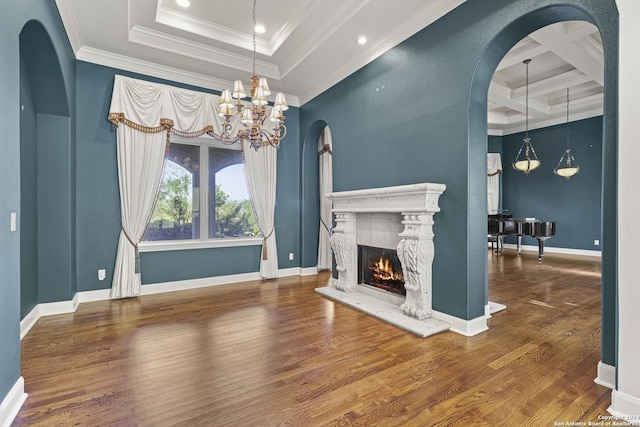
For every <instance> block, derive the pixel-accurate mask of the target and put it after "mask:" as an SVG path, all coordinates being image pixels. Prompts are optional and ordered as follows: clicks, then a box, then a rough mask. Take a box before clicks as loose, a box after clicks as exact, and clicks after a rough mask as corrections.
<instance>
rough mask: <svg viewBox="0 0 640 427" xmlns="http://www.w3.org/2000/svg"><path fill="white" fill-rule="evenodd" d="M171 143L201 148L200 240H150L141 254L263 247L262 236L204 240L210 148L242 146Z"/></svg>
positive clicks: (207, 140)
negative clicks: (208, 149) (208, 150)
mask: <svg viewBox="0 0 640 427" xmlns="http://www.w3.org/2000/svg"><path fill="white" fill-rule="evenodd" d="M171 142H174V143H178V144H186V145H195V146H199V147H200V197H199V200H198V203H199V204H200V207H201V208H200V230H201V231H200V236H201V237H200V239H192V240H149V241H141V242H140V243H139V244H138V250H139V251H140V252H162V251H180V250H189V249H208V248H232V247H240V246H261V245H262V243H263V239H262V236H256V237H225V238H213V239H212V238H208V237H207V238H203V237H202V236H203V235H202V232H203V230H204V231H205V232H206V233H208V230H209V212H208V210H207V209H204V208H203V207H204V206H207V204H206V200H205V195H207V194H208V191H209V168H208V165H207V162H208V152H207V148H208V147H219V148H226V149H230V150H240V149H241V148H240V146H238V147H237V148H236V147H235V146H230V145H226V144H223V143H221V142H218V141H216V140H214V139H213V138H208V137H205V136H202V137H198V138H181V137H179V136H177V135H171Z"/></svg>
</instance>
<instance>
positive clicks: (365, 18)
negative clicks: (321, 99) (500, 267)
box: [56, 0, 604, 135]
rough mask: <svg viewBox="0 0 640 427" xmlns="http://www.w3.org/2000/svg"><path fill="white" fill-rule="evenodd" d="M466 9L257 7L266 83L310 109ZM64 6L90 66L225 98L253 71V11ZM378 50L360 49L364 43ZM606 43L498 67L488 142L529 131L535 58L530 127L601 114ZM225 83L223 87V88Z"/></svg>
mask: <svg viewBox="0 0 640 427" xmlns="http://www.w3.org/2000/svg"><path fill="white" fill-rule="evenodd" d="M464 1H465V0H430V1H425V0H402V2H396V3H393V5H391V3H390V2H389V1H388V0H322V1H317V0H295V1H292V0H258V1H257V8H256V21H257V23H258V24H262V25H263V26H264V27H265V29H266V31H265V32H264V33H262V34H257V35H256V46H255V48H256V65H255V67H256V70H255V71H256V74H258V75H261V76H265V77H268V78H269V83H270V86H271V90H272V91H273V92H276V91H283V92H285V93H286V94H287V99H288V101H289V103H290V104H291V105H296V106H299V105H302V104H304V103H305V102H307V101H309V100H311V99H312V98H314V97H315V96H317V95H318V94H320V93H322V92H323V91H324V90H326V89H328V88H329V87H331V86H332V85H334V84H336V83H338V82H339V81H340V80H342V79H344V78H345V77H347V76H348V75H350V74H351V73H353V72H354V71H356V70H358V69H359V68H361V67H362V66H364V65H366V64H367V63H369V62H371V61H372V60H374V59H375V58H377V57H378V56H380V55H381V54H383V53H384V52H386V51H387V50H389V49H391V48H392V47H393V46H395V45H397V44H398V43H400V42H402V41H403V40H405V39H407V38H408V37H410V36H411V35H413V34H415V33H416V32H418V31H420V30H421V29H422V28H424V27H426V26H428V25H430V24H431V23H432V22H434V21H435V20H437V19H438V18H440V17H442V16H443V15H445V14H446V13H448V12H450V11H451V10H453V9H454V8H455V7H457V6H459V5H460V4H462V3H464ZM190 3H191V5H190V7H188V8H185V7H181V6H179V5H178V4H177V3H176V1H175V0H108V1H107V0H56V4H57V6H58V9H59V11H60V15H61V17H62V21H63V24H64V26H65V28H66V31H67V35H68V36H69V40H70V42H71V46H72V48H73V50H74V52H75V54H76V57H77V58H78V59H79V60H82V61H87V62H92V63H96V64H101V65H105V66H110V67H115V68H120V69H124V70H128V71H132V72H138V73H142V74H146V75H150V76H155V77H160V78H165V79H169V80H174V81H179V82H183V83H187V84H193V85H196V86H201V87H206V88H211V89H216V90H221V89H225V88H230V87H231V85H232V82H233V80H236V79H243V80H244V81H245V82H247V81H248V80H249V77H250V76H251V75H252V68H253V38H252V34H253V28H252V27H253V21H252V2H251V0H190ZM360 35H365V36H367V38H368V42H367V43H366V44H365V45H359V44H358V43H357V42H356V38H357V37H358V36H360ZM602 57H603V54H602V42H601V40H600V37H599V34H598V32H597V29H596V28H595V27H594V26H593V25H591V24H587V23H582V22H567V23H560V24H556V25H554V26H550V27H547V28H544V29H541V30H539V31H537V32H535V33H533V34H531V35H530V36H529V37H527V38H525V39H524V40H523V41H521V42H520V43H518V44H517V45H516V46H515V47H514V48H513V49H512V50H511V51H510V52H509V54H507V55H506V56H505V58H504V60H503V61H502V63H501V64H500V65H499V66H498V69H497V71H496V74H495V76H494V79H493V82H492V84H491V87H490V89H489V133H490V134H496V135H501V134H508V133H513V132H518V131H520V130H522V129H523V128H524V110H525V103H524V93H525V91H524V65H523V64H522V60H523V59H526V58H531V59H532V62H531V64H530V77H529V81H530V90H529V113H530V114H529V122H530V128H534V127H541V126H548V125H550V124H556V123H561V122H563V121H564V120H565V114H566V111H565V109H566V99H565V97H566V92H565V90H566V87H567V86H570V87H571V99H572V101H571V116H572V119H574V118H585V117H591V116H595V115H598V114H602V92H603V88H602V85H603V74H604V72H603V65H602ZM214 76H215V77H214Z"/></svg>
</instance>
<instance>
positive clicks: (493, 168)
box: [487, 153, 502, 176]
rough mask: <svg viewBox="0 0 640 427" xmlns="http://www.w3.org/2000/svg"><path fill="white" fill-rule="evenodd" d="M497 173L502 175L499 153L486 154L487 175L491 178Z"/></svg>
mask: <svg viewBox="0 0 640 427" xmlns="http://www.w3.org/2000/svg"><path fill="white" fill-rule="evenodd" d="M499 173H502V160H501V159H500V153H487V175H488V176H493V175H497V174H499Z"/></svg>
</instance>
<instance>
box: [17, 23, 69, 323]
mask: <svg viewBox="0 0 640 427" xmlns="http://www.w3.org/2000/svg"><path fill="white" fill-rule="evenodd" d="M20 62H21V67H20V103H21V106H20V110H21V116H20V196H21V206H20V224H21V225H20V230H21V235H20V276H21V279H20V288H21V303H20V305H21V318H24V317H25V316H26V315H27V314H28V313H29V312H30V311H31V310H32V309H33V308H34V307H35V306H36V305H37V304H39V303H45V302H55V301H65V300H70V299H71V298H72V297H73V294H74V292H75V288H76V285H75V241H74V236H75V224H74V221H75V183H74V177H75V164H74V159H75V146H74V144H73V141H74V139H73V135H74V130H73V129H72V120H71V118H70V116H71V107H70V103H69V100H68V99H67V90H66V88H65V83H64V79H63V74H62V70H61V67H60V62H59V60H58V56H57V53H56V51H55V48H54V46H53V44H52V42H51V39H50V37H49V34H48V33H47V31H46V30H45V29H44V27H43V26H42V24H40V23H39V22H37V21H30V22H28V23H27V24H25V26H24V27H23V29H22V31H21V33H20Z"/></svg>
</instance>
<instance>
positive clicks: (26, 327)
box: [20, 304, 40, 341]
mask: <svg viewBox="0 0 640 427" xmlns="http://www.w3.org/2000/svg"><path fill="white" fill-rule="evenodd" d="M39 318H40V306H39V305H37V304H36V306H35V307H33V310H31V311H30V312H29V314H27V315H26V316H24V319H22V320H21V321H20V341H22V338H24V337H25V335H27V333H29V331H30V330H31V328H32V327H33V325H35V324H36V322H37V321H38V319H39Z"/></svg>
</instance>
